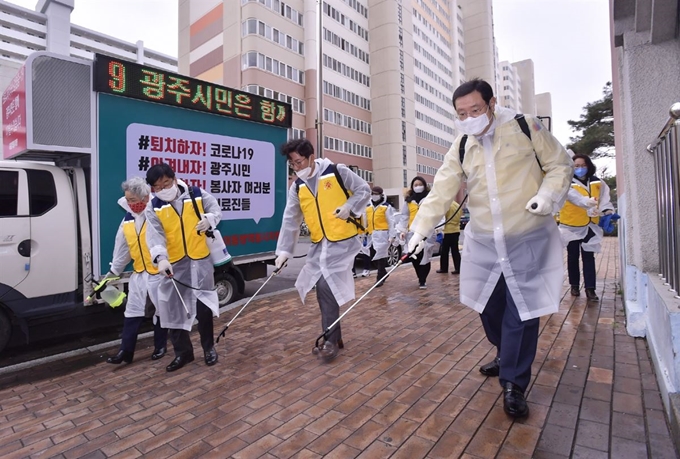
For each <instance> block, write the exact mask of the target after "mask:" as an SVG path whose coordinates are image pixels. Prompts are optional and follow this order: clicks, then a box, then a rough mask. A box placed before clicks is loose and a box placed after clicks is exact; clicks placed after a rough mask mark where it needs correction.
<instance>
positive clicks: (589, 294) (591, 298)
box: [586, 288, 600, 301]
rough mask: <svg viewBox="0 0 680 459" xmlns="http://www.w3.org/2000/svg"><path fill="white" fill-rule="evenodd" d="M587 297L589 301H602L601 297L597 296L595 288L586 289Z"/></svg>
mask: <svg viewBox="0 0 680 459" xmlns="http://www.w3.org/2000/svg"><path fill="white" fill-rule="evenodd" d="M586 298H588V301H600V298H599V297H598V296H597V293H595V289H594V288H587V289H586Z"/></svg>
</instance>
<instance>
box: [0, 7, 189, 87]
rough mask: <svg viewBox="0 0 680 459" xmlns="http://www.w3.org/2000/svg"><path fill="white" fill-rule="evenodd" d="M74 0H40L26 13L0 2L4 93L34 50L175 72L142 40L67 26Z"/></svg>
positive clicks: (165, 58) (173, 65)
mask: <svg viewBox="0 0 680 459" xmlns="http://www.w3.org/2000/svg"><path fill="white" fill-rule="evenodd" d="M73 8H74V0H60V1H54V0H41V1H39V2H37V5H36V9H35V10H30V9H27V8H22V7H20V6H17V5H14V4H13V3H10V2H6V1H4V0H0V25H1V26H2V27H0V90H2V91H4V90H5V88H6V87H7V85H8V84H9V82H10V81H11V80H12V78H14V75H15V74H16V72H17V70H18V69H19V68H20V67H21V66H22V65H23V63H24V61H25V60H26V57H28V55H29V54H31V53H34V52H36V51H51V52H56V53H60V54H65V55H70V56H73V57H79V58H83V59H92V58H93V56H94V53H102V54H108V55H111V56H116V57H120V58H121V59H126V60H129V61H134V62H140V63H144V64H148V65H151V66H154V67H158V68H162V69H165V70H171V71H177V59H175V58H174V57H172V56H167V55H165V54H162V53H159V52H156V51H153V50H150V49H147V48H145V47H144V43H143V42H142V41H138V42H137V43H128V42H126V41H123V40H119V39H117V38H114V37H110V36H108V35H104V34H101V33H98V32H95V31H93V30H90V29H87V28H85V27H81V26H78V25H76V24H72V23H71V19H70V17H71V11H73Z"/></svg>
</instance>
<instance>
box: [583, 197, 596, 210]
mask: <svg viewBox="0 0 680 459" xmlns="http://www.w3.org/2000/svg"><path fill="white" fill-rule="evenodd" d="M584 204H585V205H586V207H589V208H590V207H595V206H597V198H588V199H586V200H585V202H584Z"/></svg>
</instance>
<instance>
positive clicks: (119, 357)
mask: <svg viewBox="0 0 680 459" xmlns="http://www.w3.org/2000/svg"><path fill="white" fill-rule="evenodd" d="M134 356H135V353H134V352H128V351H123V350H120V351H118V354H116V355H114V356H113V357H109V358H108V359H106V363H114V364H116V365H117V364H119V363H121V362H125V363H132V357H134Z"/></svg>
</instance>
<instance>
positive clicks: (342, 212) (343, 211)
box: [335, 204, 352, 220]
mask: <svg viewBox="0 0 680 459" xmlns="http://www.w3.org/2000/svg"><path fill="white" fill-rule="evenodd" d="M351 213H352V212H351V210H350V208H349V206H348V205H347V204H343V205H341V206H340V207H338V208H337V209H335V216H336V218H339V219H340V220H347V219H348V218H349V216H350V214H351Z"/></svg>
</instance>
